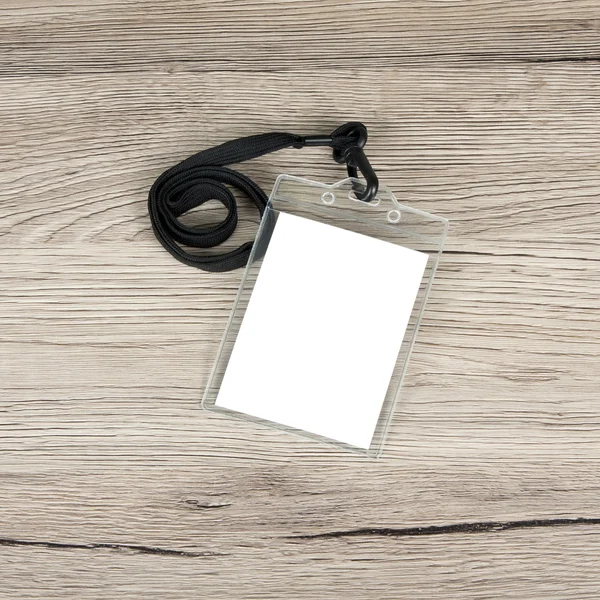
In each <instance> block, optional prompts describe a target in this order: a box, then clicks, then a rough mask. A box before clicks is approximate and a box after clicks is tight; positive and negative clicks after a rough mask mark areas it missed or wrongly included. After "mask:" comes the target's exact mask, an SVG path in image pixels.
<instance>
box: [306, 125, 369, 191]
mask: <svg viewBox="0 0 600 600" xmlns="http://www.w3.org/2000/svg"><path fill="white" fill-rule="evenodd" d="M345 135H347V136H348V138H350V139H351V140H352V141H350V142H348V143H347V144H344V145H343V146H342V147H341V148H339V147H334V149H333V160H335V161H336V162H337V163H339V164H343V163H346V168H347V170H348V176H349V177H352V178H354V179H358V172H359V171H360V172H361V174H362V176H363V177H364V178H365V180H366V182H367V183H366V185H364V184H362V183H355V184H354V193H355V195H356V197H357V199H358V200H361V201H362V202H372V201H373V200H374V199H375V196H377V190H378V189H379V180H378V179H377V175H376V174H375V171H374V170H373V167H372V166H371V163H370V162H369V159H368V158H367V157H366V155H365V153H364V150H363V148H364V146H365V144H366V143H367V128H366V127H365V126H364V125H362V124H357V125H356V126H354V127H353V128H352V129H350V130H349V131H348V132H347V133H345ZM333 144H334V140H333V138H332V137H331V136H330V135H306V136H303V137H300V138H299V139H298V145H297V146H296V148H302V147H303V146H333Z"/></svg>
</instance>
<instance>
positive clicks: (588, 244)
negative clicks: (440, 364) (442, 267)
mask: <svg viewBox="0 0 600 600" xmlns="http://www.w3.org/2000/svg"><path fill="white" fill-rule="evenodd" d="M322 75H323V81H325V80H327V82H328V84H327V86H326V88H322V89H321V90H316V89H315V88H316V87H317V86H316V85H315V81H319V80H315V78H314V76H313V74H312V73H310V72H305V71H300V72H297V73H295V75H294V81H295V84H296V85H297V86H300V87H301V88H302V89H306V90H311V92H310V93H309V94H298V93H297V92H296V87H295V86H294V87H292V86H290V82H289V78H288V77H286V76H284V75H275V74H269V73H261V74H244V75H240V74H235V73H228V74H222V75H219V76H218V77H216V78H214V77H212V76H209V75H205V74H195V75H189V74H179V75H173V76H171V77H169V78H167V79H165V78H163V77H162V76H159V75H154V76H145V75H144V76H133V75H131V76H130V75H127V76H113V75H108V76H77V77H66V78H59V79H54V78H51V77H49V78H30V79H19V80H14V81H13V80H10V79H5V80H4V81H3V95H2V97H1V98H0V117H1V118H2V119H3V127H2V129H3V136H2V140H1V141H0V144H2V146H1V148H0V152H2V154H1V156H3V160H4V163H3V164H4V167H3V168H4V176H3V177H4V180H5V182H6V183H5V185H4V186H3V187H2V189H0V200H2V202H3V205H4V207H5V208H4V210H3V213H2V215H1V217H2V218H1V221H0V227H1V228H2V229H1V230H2V231H3V233H4V234H5V237H4V239H5V242H6V243H11V244H13V245H15V244H16V245H21V244H23V245H32V244H34V245H35V244H40V243H43V244H47V243H54V242H56V243H61V244H62V243H70V242H72V241H94V242H101V243H108V244H110V243H112V242H113V241H114V240H115V239H118V240H123V239H126V240H131V241H135V242H140V243H152V240H153V238H152V234H151V232H150V228H149V223H148V220H147V216H146V215H147V211H146V205H145V203H146V193H147V190H148V188H149V187H150V185H151V183H152V182H153V180H154V179H155V178H156V176H158V174H159V173H160V172H161V171H162V170H164V169H165V168H167V167H169V166H171V165H172V164H174V163H175V162H176V161H178V160H180V159H182V158H184V157H186V156H188V155H189V154H191V153H193V152H195V151H197V150H199V149H202V148H205V147H208V146H211V145H214V144H216V143H219V142H221V141H225V140H226V139H230V138H231V137H234V136H241V135H248V134H251V133H257V132H262V131H270V130H277V129H281V130H292V131H298V132H310V131H330V130H331V129H332V128H333V127H335V126H337V125H338V124H339V123H342V122H345V121H347V120H348V119H351V118H353V117H355V116H358V117H360V118H361V119H363V120H364V121H365V122H366V123H367V124H372V125H373V126H372V127H371V139H370V141H369V144H368V153H369V156H370V157H371V160H372V162H373V164H374V165H375V167H376V168H377V170H378V171H379V173H380V176H381V179H382V180H383V181H385V182H386V183H388V184H389V185H390V186H391V187H392V188H393V189H395V190H397V193H398V196H399V197H400V199H401V201H403V202H406V203H407V204H410V205H413V206H416V207H419V208H422V209H424V210H429V211H431V212H437V213H439V214H441V215H444V216H447V217H449V218H450V219H451V221H452V229H451V236H450V239H449V250H450V251H467V252H484V253H503V254H532V255H549V256H552V257H564V258H569V257H580V258H589V259H594V258H596V257H597V256H598V236H597V230H598V224H599V223H600V216H599V211H598V204H597V201H596V198H597V196H598V194H600V185H599V182H600V177H599V175H598V160H597V156H598V140H600V122H599V121H598V110H597V107H598V103H599V102H600V90H599V88H598V86H597V85H595V82H596V81H597V77H598V67H597V66H595V65H591V64H590V65H578V66H577V67H574V66H572V65H568V66H565V65H537V66H535V67H533V66H531V65H529V66H522V65H497V66H495V67H494V68H491V67H474V68H470V69H455V70H452V69H450V70H448V69H446V68H441V67H434V68H428V69H424V70H420V71H416V70H411V69H380V70H378V71H376V72H373V71H370V70H359V71H357V72H356V73H355V74H354V76H353V78H352V79H348V78H347V77H346V76H344V75H340V74H339V73H336V72H335V71H323V72H322ZM383 80H386V81H387V84H386V85H385V86H382V87H379V86H374V82H376V81H383ZM242 87H243V89H244V94H241V95H240V93H239V90H240V89H241V88H242ZM140 90H144V91H143V93H140ZM332 98H335V105H334V108H332V106H331V99H332ZM242 170H243V171H244V172H245V173H247V174H249V175H250V176H252V177H255V178H256V180H257V181H258V182H259V183H260V184H262V185H263V186H264V187H265V188H266V189H269V187H270V186H271V185H272V183H273V181H274V179H275V176H276V175H277V174H278V173H281V172H290V173H292V174H297V175H305V176H311V177H314V178H324V179H325V180H330V181H331V180H335V179H337V178H339V177H340V176H341V174H342V171H341V169H340V167H339V166H338V165H336V164H334V163H333V161H331V160H330V159H329V158H328V156H327V153H326V152H324V151H323V149H311V150H305V151H302V152H299V151H294V150H286V151H282V152H280V153H278V154H275V155H271V156H269V157H264V158H261V159H257V160H255V161H252V162H250V163H248V164H246V165H244V166H243V169H242ZM243 216H244V224H243V228H242V229H240V233H239V236H238V237H237V238H235V240H234V241H238V240H240V239H242V238H244V239H251V238H252V235H253V233H252V232H253V231H254V230H255V228H256V222H257V216H256V214H255V213H254V212H252V211H247V212H245V213H244V214H243ZM245 227H248V229H244V228H245Z"/></svg>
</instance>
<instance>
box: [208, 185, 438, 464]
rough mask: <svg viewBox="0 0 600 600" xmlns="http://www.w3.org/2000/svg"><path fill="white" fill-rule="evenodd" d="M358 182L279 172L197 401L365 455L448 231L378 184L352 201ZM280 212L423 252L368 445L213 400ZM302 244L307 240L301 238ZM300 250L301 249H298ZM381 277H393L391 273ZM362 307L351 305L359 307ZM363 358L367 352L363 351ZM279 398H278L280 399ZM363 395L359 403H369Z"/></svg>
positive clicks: (388, 411) (385, 411) (383, 428)
mask: <svg viewBox="0 0 600 600" xmlns="http://www.w3.org/2000/svg"><path fill="white" fill-rule="evenodd" d="M357 185H358V186H360V182H359V181H358V180H356V179H351V178H348V179H344V180H343V181H340V182H338V183H335V184H333V185H327V184H323V183H319V182H315V181H310V180H308V179H302V178H298V177H293V176H290V175H281V176H279V178H278V179H277V181H276V183H275V186H274V188H273V191H272V193H271V196H270V199H269V204H268V206H267V208H266V210H265V213H264V215H263V218H262V221H261V224H260V227H259V230H258V233H257V237H256V241H255V243H254V247H253V251H252V254H251V255H250V259H249V261H248V265H247V267H246V270H245V272H244V275H243V277H242V282H241V285H240V288H239V291H238V294H237V298H236V301H235V304H234V306H233V309H232V312H231V315H230V318H229V322H228V324H227V328H226V330H225V334H224V336H223V340H222V342H221V346H220V348H219V351H218V355H217V359H216V361H215V364H214V367H213V370H212V373H211V376H210V379H209V382H208V385H207V387H206V390H205V393H204V398H203V401H202V406H203V407H204V408H205V409H208V410H212V411H216V412H220V413H225V414H229V415H231V416H235V417H237V418H241V419H245V420H248V421H252V422H255V423H260V424H263V425H267V426H270V427H274V428H276V429H279V430H283V431H287V432H293V433H297V434H300V435H303V436H307V437H310V438H313V439H317V440H320V441H326V442H329V443H332V444H335V445H337V446H339V447H342V448H345V449H347V450H352V451H354V452H358V453H361V454H366V455H367V456H379V455H380V453H381V451H382V447H383V444H384V441H385V437H386V433H387V430H388V426H389V423H390V420H391V417H392V414H393V410H394V406H395V404H396V401H397V399H398V397H399V395H400V388H401V384H402V380H403V377H404V374H405V372H406V369H407V366H408V360H409V357H410V353H411V350H412V347H413V344H414V342H415V337H416V333H417V330H418V327H419V323H420V321H421V316H422V314H423V309H424V307H425V302H426V300H427V296H428V294H429V290H430V288H431V284H432V281H433V276H434V273H435V270H436V267H437V264H438V260H439V257H440V254H441V252H442V248H443V245H444V241H445V238H446V234H447V230H448V221H447V220H446V219H444V218H442V217H438V216H435V215H431V214H428V213H426V212H423V211H420V210H416V209H414V208H409V207H407V206H403V205H401V204H399V203H398V201H397V200H396V197H395V196H394V194H393V193H392V192H391V190H390V189H389V188H387V187H385V186H380V187H379V191H378V192H377V196H376V198H375V199H374V200H373V201H372V202H370V203H366V202H363V201H361V200H358V199H357V197H356V195H355V193H354V191H353V190H354V189H355V188H356V186H357ZM280 213H288V214H291V215H295V216H298V217H304V218H306V219H311V220H313V221H317V222H321V223H325V224H328V225H334V226H336V227H339V228H342V229H346V230H349V231H352V232H356V233H359V234H363V235H367V236H371V237H374V238H377V239H379V240H383V241H386V242H390V243H392V244H397V245H400V246H404V247H406V248H410V249H412V250H417V251H419V252H422V253H426V254H427V256H428V258H427V262H426V266H425V270H424V274H423V278H422V280H421V283H420V287H419V291H418V293H417V296H416V301H415V303H414V306H413V308H412V313H411V315H410V319H409V322H408V326H407V328H406V331H405V334H404V337H403V339H402V344H401V347H400V352H399V354H398V357H397V360H396V363H395V366H394V368H393V372H392V376H391V379H390V381H389V385H388V388H387V392H386V394H385V399H384V400H383V405H382V409H381V412H380V414H379V418H378V421H377V425H376V427H375V430H374V434H373V436H372V438H371V443H370V445H369V447H368V448H358V447H356V446H353V445H350V444H346V443H342V442H337V441H335V440H332V439H329V438H325V437H323V436H320V435H315V434H312V433H309V432H306V431H303V430H300V429H295V428H292V427H288V426H286V425H281V424H279V423H275V422H272V421H266V420H264V419H260V418H257V417H254V416H251V415H247V414H245V413H242V412H237V411H233V410H230V409H227V408H223V407H220V406H217V405H216V401H217V397H218V394H219V389H220V387H221V383H222V382H223V379H224V376H225V372H226V370H227V366H228V363H229V360H230V357H231V354H232V351H233V348H234V345H235V342H236V339H237V336H238V332H239V331H240V327H241V325H242V321H243V319H244V315H245V313H246V309H247V307H248V303H249V301H250V297H251V295H252V292H253V289H254V286H255V283H256V281H257V277H258V274H259V272H260V269H261V266H262V263H263V259H264V256H265V253H266V251H267V248H268V245H269V242H270V240H271V236H272V234H273V230H274V227H275V223H276V222H277V219H278V217H279V215H280ZM307 243H310V242H309V241H307ZM300 251H301V250H300ZM387 276H389V277H393V276H394V274H393V273H389V274H388V275H387ZM361 308H363V307H357V310H360V309H361ZM368 310H378V311H386V313H387V314H388V315H389V318H390V319H392V318H393V317H394V306H393V305H392V306H382V305H379V306H375V307H368ZM365 360H368V356H365ZM282 400H284V399H282ZM369 401H370V399H369V398H368V397H365V398H364V402H369Z"/></svg>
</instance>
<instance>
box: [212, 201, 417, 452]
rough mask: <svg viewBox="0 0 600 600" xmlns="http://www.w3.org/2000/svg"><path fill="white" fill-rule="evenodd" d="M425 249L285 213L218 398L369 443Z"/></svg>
mask: <svg viewBox="0 0 600 600" xmlns="http://www.w3.org/2000/svg"><path fill="white" fill-rule="evenodd" d="M427 258H428V257H427V255H426V254H424V253H422V252H417V251H415V250H410V249H408V248H403V247H401V246H396V245H394V244H391V243H389V242H384V241H381V240H377V239H375V238H371V237H368V236H365V235H361V234H358V233H354V232H351V231H346V230H344V229H340V228H338V227H333V226H331V225H326V224H323V223H319V222H317V221H312V220H309V219H304V218H302V217H297V216H294V215H290V214H287V213H280V214H279V217H278V219H277V223H276V225H275V228H274V231H273V234H272V237H271V240H270V243H269V246H268V249H267V252H266V254H265V257H264V259H263V263H262V266H261V269H260V272H259V275H258V278H257V281H256V284H255V287H254V290H253V292H252V296H251V298H250V302H249V304H248V307H247V309H246V313H245V315H244V319H243V322H242V325H241V328H240V331H239V333H238V336H237V339H236V342H235V345H234V347H233V351H232V354H231V357H230V359H229V364H228V365H227V369H226V372H225V376H224V379H223V382H222V384H221V388H220V390H219V394H218V397H217V400H216V405H217V406H219V407H222V408H228V409H231V410H235V411H238V412H242V413H246V414H248V415H252V416H254V417H259V418H261V419H266V420H268V421H273V422H275V423H280V424H282V425H287V426H289V427H294V428H297V429H302V430H304V431H308V432H311V433H315V434H318V435H322V436H325V437H328V438H331V439H333V440H337V441H340V442H346V443H347V444H351V445H352V446H357V447H359V448H365V449H366V448H369V446H370V444H371V439H372V437H373V433H374V431H375V427H376V425H377V421H378V418H379V414H380V412H381V408H382V405H383V401H384V399H385V395H386V392H387V389H388V387H389V383H390V379H391V376H392V371H393V369H394V366H395V364H396V360H397V358H398V353H399V352H400V347H401V345H402V339H403V337H404V334H405V332H406V327H407V325H408V320H409V318H410V314H411V311H412V308H413V305H414V303H415V299H416V296H417V293H418V291H419V285H420V282H421V279H422V277H423V272H424V270H425V266H426V264H427Z"/></svg>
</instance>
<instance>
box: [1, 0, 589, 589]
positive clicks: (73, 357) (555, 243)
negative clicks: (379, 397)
mask: <svg viewBox="0 0 600 600" xmlns="http://www.w3.org/2000/svg"><path fill="white" fill-rule="evenodd" d="M599 17H600V8H599V7H598V4H597V2H595V1H593V0H570V1H569V2H560V1H556V0H539V1H537V2H535V3H530V2H520V1H514V2H498V1H496V0H469V1H468V2H467V1H464V0H459V1H457V2H453V3H451V4H448V3H446V4H445V3H439V2H437V3H429V2H421V1H420V0H411V1H408V0H406V1H403V2H391V1H387V0H384V1H379V0H378V1H370V0H353V1H351V2H347V3H339V2H335V1H334V0H324V1H323V2H321V1H319V2H317V1H316V0H314V1H313V0H303V1H297V0H286V1H283V0H281V1H278V2H275V3H267V2H264V1H263V0H252V1H251V2H247V1H243V0H233V1H232V2H227V3H222V2H216V0H203V2H196V1H193V2H191V1H188V0H173V1H172V2H169V3H167V4H165V3H159V2H156V1H150V0H140V1H139V2H135V3H123V2H118V1H116V2H115V1H112V0H111V1H108V0H91V1H90V2H85V3H81V2H79V1H77V0H64V1H61V3H60V5H56V3H53V2H49V1H48V0H19V1H17V0H7V1H5V2H3V4H2V7H0V83H1V85H2V94H1V95H0V163H1V165H2V169H1V170H0V374H1V377H0V432H1V435H0V484H1V485H0V581H2V594H0V595H2V596H3V597H5V596H6V597H9V598H58V597H61V598H69V597H72V598H78V599H79V598H111V599H112V598H115V597H132V598H138V597H143V598H150V599H152V598H159V597H160V598H161V599H164V598H167V599H169V598H182V597H188V596H190V595H191V594H194V595H195V596H199V597H211V598H286V597H289V598H301V597H306V598H314V597H318V598H339V597H348V598H378V599H379V598H394V599H395V598H404V597H406V598H416V599H418V598H427V599H429V598H437V597H440V595H443V597H444V598H450V599H452V598H460V599H463V598H478V599H483V598H492V597H494V598H495V597H502V598H515V599H516V598H519V599H521V598H528V599H529V598H532V599H535V598H544V599H548V598H549V599H553V598H556V599H558V598H561V599H591V598H594V599H595V598H597V597H598V595H599V592H600V579H599V577H598V567H599V566H600V562H599V559H598V554H599V553H598V550H599V548H598V545H599V540H600V536H599V531H600V513H599V512H598V505H599V502H598V501H599V498H600V476H599V475H598V473H599V469H598V466H599V463H600V436H599V432H600V416H599V415H598V410H597V399H598V383H599V376H598V370H597V357H598V355H599V353H600V324H599V323H598V319H597V315H598V311H599V310H600V297H599V295H598V289H600V274H599V272H598V268H597V266H598V260H599V253H598V250H599V248H598V246H599V241H598V231H599V230H600V213H599V210H598V203H597V197H598V194H599V193H600V175H599V171H598V149H599V148H598V140H599V139H600V121H599V120H598V106H599V105H600V104H599V102H600V88H599V87H598V85H597V81H598V68H599V67H598V62H597V49H598V44H597V41H598V23H600V19H599ZM356 118H359V119H361V120H364V121H365V122H366V123H367V124H368V125H369V130H370V140H369V144H368V147H367V150H368V154H369V156H370V158H371V160H372V162H373V164H374V166H375V167H376V169H377V171H378V173H379V174H380V176H381V179H382V181H384V182H385V183H387V184H389V185H390V186H391V187H392V188H393V189H395V190H397V192H398V195H399V197H400V199H401V201H403V202H406V203H407V204H410V205H412V206H415V207H418V208H422V209H425V210H429V211H431V212H436V213H439V214H442V215H444V216H446V217H448V218H449V219H450V220H451V235H450V238H449V242H448V246H447V252H446V254H445V255H444V258H443V261H442V264H441V267H440V270H439V274H438V278H437V281H436V285H435V286H434V288H433V293H432V297H431V301H430V303H429V305H428V309H427V311H426V314H425V320H424V324H423V326H422V330H421V332H420V335H419V338H418V341H417V346H416V349H415V353H414V355H413V359H412V362H411V366H410V369H409V373H408V375H407V378H406V384H405V388H404V392H403V396H402V401H401V404H400V406H399V407H398V410H397V412H396V414H395V416H394V419H393V423H392V428H391V431H390V437H389V443H388V444H387V446H386V449H385V453H384V456H383V458H382V459H380V460H378V461H371V460H366V459H363V458H361V457H359V456H355V455H352V454H348V453H345V452H342V451H340V450H337V449H335V448H332V447H328V446H325V445H319V444H316V443H314V442H311V441H309V440H305V439H303V438H299V437H294V436H290V435H285V434H283V433H281V432H277V431H271V430H269V429H266V428H261V427H258V426H255V425H251V424H248V423H243V422H238V421H232V420H229V419H226V418H224V417H223V416H218V415H214V414H211V413H206V412H203V411H200V410H199V409H198V401H199V398H200V396H201V393H202V390H203V388H204V386H205V385H206V381H207V378H208V373H209V369H210V367H211V364H212V360H213V359H214V356H215V354H216V349H217V345H218V342H219V339H220V336H221V333H222V331H223V329H224V327H225V321H226V318H227V315H228V312H229V309H230V307H231V304H232V302H233V298H234V295H235V290H236V288H237V285H238V282H239V277H240V273H227V274H205V273H201V272H198V271H195V270H193V269H190V268H188V267H185V266H183V265H181V264H179V263H177V262H176V261H174V260H173V259H172V258H171V257H170V256H169V255H168V254H167V253H166V252H164V251H163V250H162V249H161V248H160V246H159V245H158V243H157V242H156V240H155V239H154V238H153V236H152V234H151V232H150V228H149V223H148V219H147V212H146V194H147V190H148V188H149V186H150V185H151V183H152V181H153V180H154V179H155V178H156V176H157V175H158V174H159V173H160V172H161V171H162V170H163V169H165V168H166V167H168V166H171V165H172V164H174V163H175V162H176V161H177V160H180V159H181V158H184V157H185V156H187V155H189V154H191V153H192V152H194V151H196V150H199V149H201V148H204V147H208V146H211V145H214V144H216V143H219V142H221V141H225V140H227V139H231V138H232V137H235V136H241V135H247V134H251V133H257V132H262V131H270V130H275V129H280V130H291V131H297V132H298V133H312V132H327V131H329V130H331V129H332V128H333V127H336V126H337V125H339V124H340V123H342V122H345V121H347V120H350V119H356ZM241 170H242V171H243V172H245V173H247V174H249V175H250V176H252V177H253V178H256V180H257V181H258V182H259V183H260V184H262V185H263V186H264V187H265V188H269V187H270V185H272V183H273V181H274V179H275V176H276V175H277V174H278V173H280V172H289V173H293V174H297V175H302V176H311V177H314V178H316V179H326V180H329V181H333V180H335V179H338V178H339V177H340V176H341V171H340V167H339V166H337V165H335V164H334V163H333V162H332V161H331V160H330V159H329V157H328V156H327V154H326V153H324V152H323V150H322V149H306V150H304V151H302V152H298V151H294V150H289V151H288V150H286V151H283V152H281V153H278V154H277V155H273V156H270V157H265V158H263V159H258V160H255V161H252V162H251V163H248V164H245V165H243V166H242V167H241ZM218 214H219V210H218V209H215V208H211V207H209V208H208V209H207V210H202V211H198V212H197V213H196V214H194V215H191V216H190V217H188V218H190V219H192V220H194V219H196V220H199V221H203V220H207V219H215V218H217V216H218ZM242 217H243V223H242V226H241V227H240V230H239V231H238V232H237V233H236V236H235V238H234V239H233V240H232V241H231V243H232V244H235V243H237V242H239V241H241V240H242V239H251V237H252V236H253V234H254V231H255V229H256V225H257V216H256V214H254V213H253V212H252V211H251V210H250V209H248V207H244V209H243V210H242Z"/></svg>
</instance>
